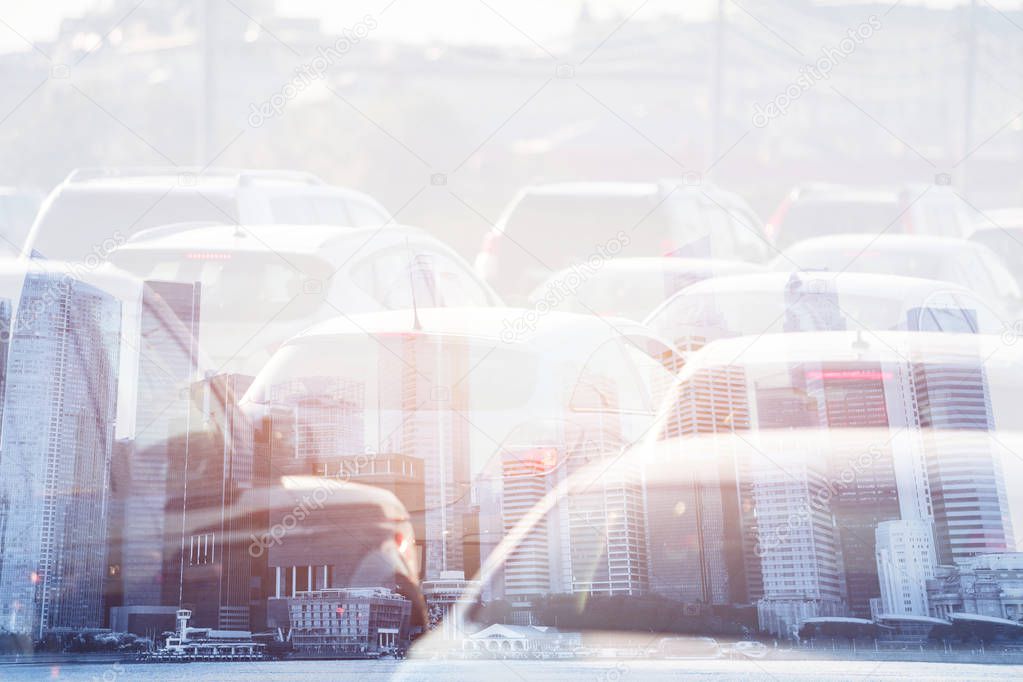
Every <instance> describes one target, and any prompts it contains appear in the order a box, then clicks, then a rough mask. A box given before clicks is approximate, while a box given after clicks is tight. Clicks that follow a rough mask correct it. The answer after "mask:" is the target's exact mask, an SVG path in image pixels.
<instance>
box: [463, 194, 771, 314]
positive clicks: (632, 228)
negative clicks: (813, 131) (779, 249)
mask: <svg viewBox="0 0 1023 682" xmlns="http://www.w3.org/2000/svg"><path fill="white" fill-rule="evenodd" d="M612 244H613V245H614V249H620V252H617V253H612V254H610V255H612V256H617V257H622V256H664V255H677V256H700V257H716V258H724V259H738V260H746V261H752V262H763V261H765V260H767V259H768V257H769V256H770V255H773V254H771V253H770V252H769V251H768V247H767V244H766V242H765V239H764V237H763V234H762V222H761V221H760V219H759V218H758V217H757V215H756V214H755V213H754V212H753V210H752V209H750V208H749V206H748V205H747V204H746V203H745V202H744V201H743V200H742V199H741V198H740V197H739V196H738V195H736V194H734V193H731V192H727V191H725V190H722V189H720V188H717V187H714V186H712V185H706V186H700V187H695V186H688V185H686V184H685V183H682V182H679V183H673V182H664V181H662V182H552V183H545V184H538V185H531V186H528V187H525V188H524V189H522V190H520V191H519V193H518V194H517V195H516V197H515V198H514V199H513V200H512V202H511V203H510V204H509V205H508V206H507V208H506V209H505V210H504V212H503V214H502V215H501V217H500V218H499V219H498V220H497V223H496V225H495V226H494V228H493V229H492V230H490V231H489V232H488V233H487V234H486V236H485V237H484V240H483V244H482V246H481V248H480V252H479V254H478V255H477V256H476V261H475V266H476V270H477V272H478V273H479V275H480V276H481V277H483V278H484V279H486V280H487V281H488V282H490V283H491V284H493V285H494V288H495V289H496V290H497V291H498V293H500V294H502V296H504V297H505V299H506V300H508V301H509V302H512V303H521V302H522V301H523V300H524V299H525V297H526V296H527V295H528V294H529V292H530V291H532V290H533V289H534V288H535V287H536V285H537V284H539V283H540V282H541V281H542V280H544V279H545V278H547V277H548V276H550V275H551V274H552V273H553V272H555V271H557V270H560V269H562V268H565V267H568V266H570V265H572V264H574V263H583V262H586V261H587V259H588V258H591V257H592V256H593V255H594V253H596V254H597V255H599V257H601V258H605V257H607V256H608V254H606V253H604V250H603V249H602V248H601V247H602V246H604V245H606V246H608V247H610V246H611V245H612ZM595 249H596V251H595ZM607 250H608V251H610V250H612V249H611V248H608V249H607Z"/></svg>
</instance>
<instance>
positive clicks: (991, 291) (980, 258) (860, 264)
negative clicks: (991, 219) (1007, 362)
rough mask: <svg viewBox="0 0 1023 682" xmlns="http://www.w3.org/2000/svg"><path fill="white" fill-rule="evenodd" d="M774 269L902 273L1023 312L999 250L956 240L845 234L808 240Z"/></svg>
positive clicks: (1010, 312) (1009, 312) (1010, 311)
mask: <svg viewBox="0 0 1023 682" xmlns="http://www.w3.org/2000/svg"><path fill="white" fill-rule="evenodd" d="M771 267H772V269H773V270H780V271H783V272H791V271H794V270H805V271H811V270H823V271H828V272H843V273H844V272H871V273H875V274H884V275H887V274H898V275H907V276H909V277H920V278H922V279H933V280H941V281H944V282H951V283H954V284H958V285H960V286H963V287H966V288H967V289H972V290H973V291H974V292H975V293H976V294H977V295H978V296H980V297H981V298H983V299H984V300H986V301H988V302H989V303H990V304H991V305H992V306H997V307H999V308H1001V309H1002V310H1004V311H1005V313H1006V316H1007V317H1009V318H1011V317H1013V316H1015V315H1016V314H1017V313H1018V310H1019V308H1020V303H1021V301H1023V295H1021V293H1020V288H1019V286H1018V285H1017V284H1016V280H1015V279H1014V278H1013V276H1012V273H1010V272H1009V271H1008V269H1006V267H1005V265H1004V264H1003V263H1002V262H1001V261H1000V260H999V259H998V256H997V255H995V253H994V252H993V251H991V250H990V249H988V248H987V247H986V246H984V245H983V244H978V243H975V242H972V241H967V240H965V239H959V238H955V237H934V236H924V235H904V234H883V235H877V234H845V235H836V236H833V237H818V238H815V239H807V240H805V241H802V242H799V243H797V244H794V245H793V246H790V247H789V248H787V249H785V250H784V251H783V252H782V253H781V254H780V255H779V256H778V258H776V259H775V260H774V263H773V264H772V266H771Z"/></svg>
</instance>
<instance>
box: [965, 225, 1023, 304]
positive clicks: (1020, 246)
mask: <svg viewBox="0 0 1023 682" xmlns="http://www.w3.org/2000/svg"><path fill="white" fill-rule="evenodd" d="M969 238H970V241H971V242H976V243H978V244H983V245H984V246H986V247H988V248H989V249H991V250H992V251H993V252H995V253H996V254H998V257H999V258H1000V259H1001V261H1002V262H1003V263H1004V264H1005V266H1006V267H1007V268H1008V269H1009V272H1011V273H1012V275H1013V276H1014V277H1015V278H1016V283H1017V284H1019V285H1020V287H1021V288H1023V209H1018V208H1007V209H995V210H991V211H985V212H984V213H983V218H981V219H978V220H977V222H976V223H975V224H974V226H973V232H971V233H970V237H969Z"/></svg>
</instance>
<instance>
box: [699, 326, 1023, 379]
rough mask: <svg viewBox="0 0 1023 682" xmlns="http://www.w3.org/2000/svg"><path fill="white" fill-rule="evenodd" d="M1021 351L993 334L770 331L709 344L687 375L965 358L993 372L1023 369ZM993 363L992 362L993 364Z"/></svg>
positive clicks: (702, 350) (700, 352)
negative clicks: (721, 368)
mask: <svg viewBox="0 0 1023 682" xmlns="http://www.w3.org/2000/svg"><path fill="white" fill-rule="evenodd" d="M1020 350H1021V349H1017V348H1015V347H1013V346H1008V345H1006V344H1005V343H1004V341H1003V340H1002V338H1001V336H999V335H992V334H948V333H944V332H918V331H913V332H906V331H879V332H868V333H862V332H857V331H827V332H823V331H822V332H812V333H806V334H787V333H770V334H762V335H760V336H757V337H749V336H737V337H731V338H726V339H719V340H716V341H712V342H711V343H708V344H707V345H706V346H704V347H703V348H701V349H700V350H697V351H694V352H693V353H690V354H689V355H688V359H687V361H686V367H685V368H684V369H683V373H685V372H686V371H687V370H688V371H695V370H696V369H699V368H708V367H715V366H722V365H729V366H746V365H758V364H768V363H782V364H785V363H791V364H794V365H798V364H803V363H828V362H906V361H907V360H912V361H914V362H929V363H933V362H942V361H943V360H948V361H953V362H954V361H956V360H954V359H958V360H959V361H962V360H965V361H967V362H968V363H970V364H971V366H973V367H976V366H977V363H978V362H980V361H981V360H983V363H984V367H985V368H986V369H987V370H988V371H989V372H990V371H991V369H992V368H994V367H996V366H997V365H998V364H1000V363H1002V362H1004V363H1005V364H1006V365H1007V366H1008V365H1011V366H1015V367H1017V368H1018V366H1019V365H1020V360H1021V358H1020V355H1019V354H1020ZM989 363H990V364H989Z"/></svg>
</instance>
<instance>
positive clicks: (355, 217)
mask: <svg viewBox="0 0 1023 682" xmlns="http://www.w3.org/2000/svg"><path fill="white" fill-rule="evenodd" d="M347 204H348V214H349V215H350V216H351V221H352V223H351V224H352V225H353V226H354V227H375V226H380V225H384V224H386V223H387V222H388V221H389V220H390V217H388V215H387V214H386V213H384V212H382V211H381V210H380V209H378V208H377V207H376V206H373V205H372V204H369V203H367V202H365V201H361V200H359V199H349V200H348V202H347Z"/></svg>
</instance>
